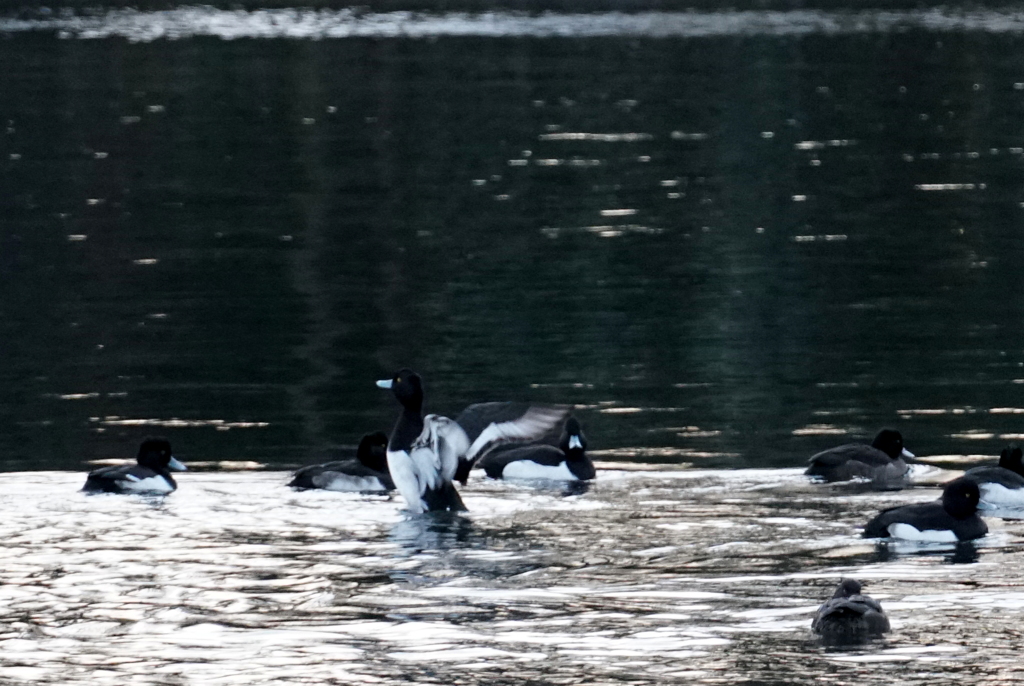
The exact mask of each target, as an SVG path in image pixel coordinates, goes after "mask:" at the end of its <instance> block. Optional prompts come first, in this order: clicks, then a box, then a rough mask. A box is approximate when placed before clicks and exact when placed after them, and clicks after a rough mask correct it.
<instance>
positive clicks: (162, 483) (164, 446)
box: [82, 436, 188, 494]
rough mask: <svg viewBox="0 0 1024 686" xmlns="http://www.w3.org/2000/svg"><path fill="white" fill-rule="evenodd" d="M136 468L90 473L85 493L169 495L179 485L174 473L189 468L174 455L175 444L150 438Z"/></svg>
mask: <svg viewBox="0 0 1024 686" xmlns="http://www.w3.org/2000/svg"><path fill="white" fill-rule="evenodd" d="M135 461H136V464H133V465H122V466H119V467H103V468H102V469H97V470H94V471H92V472H89V476H88V477H87V478H86V480H85V486H83V487H82V491H84V492H86V493H153V494H166V493H171V492H172V491H174V490H175V489H176V488H177V487H178V484H177V483H175V481H174V479H173V478H172V477H171V474H170V472H172V471H174V472H184V471H186V470H187V469H188V468H187V467H186V466H185V465H183V464H182V463H181V462H179V461H178V460H176V459H175V458H174V455H172V454H171V443H170V441H168V440H167V439H166V438H162V437H158V436H150V437H147V438H146V439H144V440H143V441H142V444H141V445H140V446H139V452H138V455H137V456H136V460H135Z"/></svg>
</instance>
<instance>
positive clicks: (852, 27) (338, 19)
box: [0, 6, 1024, 41]
mask: <svg viewBox="0 0 1024 686" xmlns="http://www.w3.org/2000/svg"><path fill="white" fill-rule="evenodd" d="M40 14H41V17H40V18H33V19H23V18H17V19H15V18H8V19H6V20H2V19H0V33H3V32H22V31H56V32H59V35H60V36H61V37H63V38H85V39H97V38H112V37H122V38H128V39H129V40H133V41H152V40H159V39H171V40H176V39H182V38H194V37H197V36H215V37H217V38H224V39H229V40H232V39H238V38H286V39H314V40H319V39H340V38H427V37H438V36H486V37H492V38H515V37H538V38H594V37H615V36H635V37H644V38H666V37H676V38H680V37H681V38H709V37H717V36H750V35H770V36H783V37H785V36H801V35H810V34H856V33H888V32H893V31H906V30H909V29H924V30H928V31H939V32H962V31H983V32H986V33H1021V32H1024V17H1022V16H1021V15H1020V13H1019V12H1017V11H1016V10H1015V9H973V10H966V11H965V10H961V9H958V8H945V7H940V8H933V9H920V10H904V11H899V10H897V11H892V10H881V9H871V10H863V11H856V10H831V11H828V10H790V11H779V10H767V11H751V10H747V11H735V10H729V11H721V12H694V11H687V12H665V11H661V12H651V11H640V12H587V13H575V14H573V13H564V12H550V11H546V12H540V13H533V14H531V13H526V12H514V11H490V12H475V13H460V12H409V11H397V12H368V11H365V10H364V9H362V8H359V9H347V8H346V9H340V10H331V9H321V10H312V9H308V8H305V9H295V8H289V9H260V10H253V11H245V10H240V9H234V10H219V9H215V8H213V7H208V6H199V7H184V8H175V9H170V10H164V11H159V12H139V11H136V10H133V9H124V10H107V11H92V12H87V13H85V15H83V16H79V15H76V14H75V13H64V14H61V15H58V16H50V15H51V13H50V12H49V11H47V12H44V13H40Z"/></svg>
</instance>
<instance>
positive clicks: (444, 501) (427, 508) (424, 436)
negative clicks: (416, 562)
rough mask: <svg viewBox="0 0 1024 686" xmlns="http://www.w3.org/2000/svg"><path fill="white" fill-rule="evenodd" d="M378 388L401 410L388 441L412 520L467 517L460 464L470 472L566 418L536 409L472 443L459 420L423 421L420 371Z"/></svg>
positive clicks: (405, 372) (492, 426)
mask: <svg viewBox="0 0 1024 686" xmlns="http://www.w3.org/2000/svg"><path fill="white" fill-rule="evenodd" d="M377 386H378V387H380V388H385V389H390V390H391V392H392V394H394V396H395V398H396V399H397V400H398V402H399V404H400V405H401V406H402V412H401V414H399V416H398V420H397V421H396V422H395V428H394V429H393V430H392V432H391V435H390V436H389V437H388V446H387V462H388V470H389V471H390V473H391V478H392V479H393V480H394V482H395V488H396V489H397V490H398V492H399V493H400V494H401V495H402V498H403V499H404V500H405V502H406V507H407V508H408V510H409V511H410V512H412V513H413V514H422V513H424V512H464V511H466V505H465V503H463V502H462V497H461V496H460V495H459V492H458V491H457V490H456V489H455V486H454V485H453V484H452V481H453V479H454V478H455V475H456V472H457V471H458V470H459V468H460V464H461V465H462V466H463V468H464V469H467V470H468V467H466V465H469V466H472V464H473V462H474V461H475V460H476V458H477V457H478V456H480V455H483V454H485V453H486V452H487V451H488V450H489V449H490V448H492V447H493V446H494V445H497V444H499V443H504V442H508V441H515V440H521V441H528V440H533V439H535V438H538V437H540V436H542V435H544V433H545V432H547V431H548V430H550V429H551V427H552V426H554V425H556V424H557V423H558V422H559V421H561V420H562V418H564V416H565V415H564V413H551V412H549V411H548V410H547V409H546V408H539V409H532V408H531V409H528V410H526V411H525V412H524V413H523V414H522V415H521V416H519V417H518V418H517V419H513V420H509V421H491V422H490V423H488V424H487V425H486V426H485V427H484V428H483V429H482V430H480V431H479V433H477V434H476V436H475V438H473V439H472V440H471V439H470V437H469V435H468V434H467V433H466V430H465V429H464V428H462V426H460V425H459V423H458V422H456V421H455V420H453V419H449V418H448V417H443V416H441V415H436V414H428V415H426V416H424V415H423V397H424V391H423V379H422V377H421V376H420V375H419V374H417V373H416V372H415V371H413V370H411V369H408V368H403V369H400V370H398V371H397V372H395V374H394V375H393V376H392V377H391V378H390V379H381V380H379V381H377Z"/></svg>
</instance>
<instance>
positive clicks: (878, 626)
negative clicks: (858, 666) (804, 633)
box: [811, 579, 889, 641]
mask: <svg viewBox="0 0 1024 686" xmlns="http://www.w3.org/2000/svg"><path fill="white" fill-rule="evenodd" d="M811 631H813V632H814V633H816V634H820V635H821V636H822V637H823V638H826V639H830V640H833V641H857V640H860V639H864V638H867V637H869V636H878V635H880V634H884V633H886V632H887V631H889V618H888V617H886V616H885V612H884V611H883V610H882V605H881V604H880V603H879V602H878V601H877V600H875V599H874V598H872V597H870V596H866V595H863V594H862V593H861V584H860V582H859V581H857V580H856V579H843V580H842V581H841V582H840V583H839V586H838V588H836V591H835V593H833V594H832V597H831V598H829V599H828V600H826V601H825V602H824V603H822V605H821V607H819V608H818V612H817V613H815V615H814V619H813V620H812V621H811Z"/></svg>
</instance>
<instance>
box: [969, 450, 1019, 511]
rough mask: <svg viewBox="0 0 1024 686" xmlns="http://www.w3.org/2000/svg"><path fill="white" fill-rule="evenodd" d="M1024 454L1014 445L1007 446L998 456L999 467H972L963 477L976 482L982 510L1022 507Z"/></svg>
mask: <svg viewBox="0 0 1024 686" xmlns="http://www.w3.org/2000/svg"><path fill="white" fill-rule="evenodd" d="M1022 457H1024V453H1022V452H1021V449H1020V448H1019V447H1018V446H1016V445H1008V446H1007V447H1005V448H1003V451H1002V453H1000V455H999V466H997V467H992V466H985V467H974V468H973V469H968V470H967V473H966V474H964V476H969V477H970V478H972V479H974V480H975V481H977V482H978V488H979V489H981V503H980V504H979V505H978V507H979V509H982V510H998V509H1001V508H1010V509H1014V508H1022V507H1024V464H1022V459H1021V458H1022Z"/></svg>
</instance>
